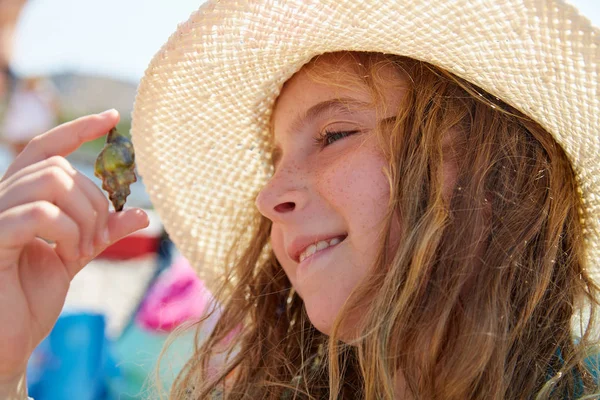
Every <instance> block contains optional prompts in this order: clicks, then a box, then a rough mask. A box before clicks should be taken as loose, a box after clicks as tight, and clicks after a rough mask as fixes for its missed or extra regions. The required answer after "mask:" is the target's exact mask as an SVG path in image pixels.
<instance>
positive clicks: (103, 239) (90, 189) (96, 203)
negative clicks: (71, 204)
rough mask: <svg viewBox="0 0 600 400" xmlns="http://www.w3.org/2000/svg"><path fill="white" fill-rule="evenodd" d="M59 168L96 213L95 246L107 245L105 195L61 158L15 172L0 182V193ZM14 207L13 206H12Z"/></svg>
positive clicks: (107, 203) (0, 205)
mask: <svg viewBox="0 0 600 400" xmlns="http://www.w3.org/2000/svg"><path fill="white" fill-rule="evenodd" d="M53 165H54V166H59V167H61V168H63V169H64V170H65V172H66V173H68V174H69V175H71V176H72V177H73V180H74V181H75V184H76V185H78V186H79V187H80V188H81V190H82V191H83V192H84V194H85V195H86V196H87V197H88V199H89V200H90V202H91V203H92V207H93V208H94V210H95V211H96V215H95V228H94V232H95V245H96V246H102V245H106V244H108V233H107V228H106V222H107V219H108V212H109V206H110V205H109V202H108V199H107V197H106V195H105V194H104V193H103V192H102V190H100V188H99V187H98V185H96V184H95V183H94V182H93V181H92V180H91V179H89V178H88V177H87V176H85V175H84V174H82V173H81V172H80V171H78V170H76V169H75V168H74V167H73V166H72V165H71V163H69V161H67V159H65V158H64V157H61V156H54V157H50V158H48V159H46V160H43V161H40V162H37V163H35V164H32V165H29V166H27V167H25V168H24V169H22V170H20V171H18V172H16V173H15V174H13V175H12V176H10V177H9V178H7V179H6V180H5V181H3V182H0V193H2V188H3V187H4V188H6V187H9V186H11V185H12V184H13V183H14V182H16V181H18V180H20V179H23V177H25V176H28V175H32V174H34V173H36V172H38V171H41V170H43V169H45V168H48V167H49V166H53ZM12 205H15V204H12ZM5 208H6V205H5V206H4V207H3V206H2V204H1V203H0V210H2V209H5Z"/></svg>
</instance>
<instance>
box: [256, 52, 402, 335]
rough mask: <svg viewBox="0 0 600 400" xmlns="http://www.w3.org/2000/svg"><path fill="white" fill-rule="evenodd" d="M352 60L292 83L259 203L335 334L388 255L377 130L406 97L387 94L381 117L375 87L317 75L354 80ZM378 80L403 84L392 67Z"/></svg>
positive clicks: (303, 289)
mask: <svg viewBox="0 0 600 400" xmlns="http://www.w3.org/2000/svg"><path fill="white" fill-rule="evenodd" d="M352 62H353V61H352V60H351V59H350V58H348V57H346V58H339V57H336V56H333V55H330V56H323V57H322V58H319V59H318V61H317V62H316V63H315V64H312V65H309V66H308V67H305V68H303V69H302V70H301V71H299V72H298V73H297V74H296V75H294V77H292V78H291V79H290V80H289V81H288V82H287V83H286V85H285V86H284V88H283V90H282V92H281V95H280V96H279V98H278V100H277V104H276V107H275V109H274V115H273V120H272V121H273V132H274V143H275V147H276V150H275V151H274V157H273V158H274V166H275V173H274V175H273V177H272V179H271V180H270V181H269V183H268V184H267V185H266V186H265V187H264V188H263V189H262V191H261V192H260V194H259V196H258V198H257V201H256V204H257V207H258V209H259V211H260V212H261V213H262V214H263V215H264V216H266V217H267V218H269V219H270V220H271V221H272V230H271V244H272V247H273V250H274V252H275V255H276V257H277V259H278V260H279V262H280V264H281V265H282V267H283V269H284V270H285V273H286V274H287V276H288V278H289V280H290V281H291V283H292V285H293V286H294V289H295V290H296V291H297V292H298V294H299V295H300V296H301V297H302V299H303V300H304V303H305V305H306V309H307V312H308V316H309V318H310V320H311V322H312V323H313V324H314V325H315V327H316V328H317V329H319V330H320V331H322V332H323V333H326V334H327V333H329V332H330V329H331V326H332V323H333V321H334V319H335V317H336V315H337V314H338V312H339V310H340V308H341V307H342V305H343V304H344V302H345V301H346V299H347V298H348V296H349V294H350V292H351V291H352V290H353V289H354V288H355V287H356V285H357V284H358V283H359V282H360V281H361V280H362V279H363V278H364V277H365V276H366V275H367V273H368V271H369V270H370V268H371V266H372V265H373V262H374V260H375V258H376V255H377V252H378V251H379V244H380V241H381V226H382V221H383V219H384V217H385V215H386V212H387V205H388V202H389V198H390V193H389V182H388V179H387V178H386V176H385V174H384V170H385V169H386V168H387V165H388V163H387V161H386V159H385V157H384V155H383V152H382V151H381V150H380V148H379V147H378V143H377V135H376V134H375V133H374V130H375V129H376V127H377V126H378V124H380V123H381V122H382V121H385V120H386V119H389V118H390V117H393V116H394V115H395V111H396V110H397V109H398V106H399V105H400V101H401V99H402V91H401V90H397V88H394V89H391V88H390V90H389V91H387V92H385V91H384V95H385V103H386V109H387V110H388V111H389V112H386V113H383V115H382V113H381V112H379V113H378V112H376V109H375V103H374V99H373V98H372V96H371V91H370V90H369V88H368V86H367V85H353V86H352V87H343V86H341V85H336V84H335V82H334V84H331V83H321V82H319V81H317V80H315V79H313V77H314V72H315V68H318V71H319V73H322V72H325V73H327V75H328V76H329V75H330V74H329V72H331V73H332V74H331V75H332V76H333V75H335V74H336V73H337V72H341V73H342V75H348V74H353V73H355V72H354V70H353V69H352V64H351V63H352ZM379 74H380V75H381V76H386V75H387V77H388V78H390V79H391V78H393V80H394V81H396V82H400V81H401V80H402V78H401V77H400V76H398V74H397V72H396V71H395V70H394V69H393V68H392V67H387V69H386V70H383V71H380V72H379Z"/></svg>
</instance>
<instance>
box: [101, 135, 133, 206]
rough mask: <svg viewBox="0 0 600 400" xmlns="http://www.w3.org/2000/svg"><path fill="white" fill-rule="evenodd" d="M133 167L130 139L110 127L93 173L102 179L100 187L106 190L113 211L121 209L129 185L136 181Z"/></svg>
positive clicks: (127, 193)
mask: <svg viewBox="0 0 600 400" xmlns="http://www.w3.org/2000/svg"><path fill="white" fill-rule="evenodd" d="M134 168H135V152H134V151H133V144H132V143H131V140H130V139H129V138H128V137H127V136H125V135H123V134H121V133H119V132H118V131H117V129H116V128H112V129H111V130H110V132H109V133H108V136H107V137H106V144H105V145H104V148H103V149H102V151H101V152H100V154H99V155H98V158H96V164H95V165H94V175H96V176H97V177H98V178H100V179H102V189H104V190H106V191H107V192H108V198H109V199H110V201H111V202H112V204H113V206H114V207H115V211H121V210H123V206H124V205H125V201H126V200H127V196H129V194H130V193H131V191H130V190H129V186H130V185H131V184H132V183H133V182H135V181H137V178H136V176H135V171H134Z"/></svg>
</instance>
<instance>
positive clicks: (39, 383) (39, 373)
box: [27, 312, 118, 400]
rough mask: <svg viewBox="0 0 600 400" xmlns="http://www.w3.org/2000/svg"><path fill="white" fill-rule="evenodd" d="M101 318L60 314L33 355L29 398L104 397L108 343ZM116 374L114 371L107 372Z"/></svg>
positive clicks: (91, 399) (84, 399) (85, 399)
mask: <svg viewBox="0 0 600 400" xmlns="http://www.w3.org/2000/svg"><path fill="white" fill-rule="evenodd" d="M105 328H106V320H105V317H104V315H102V314H95V313H69V312H66V313H63V314H61V316H60V317H59V319H58V321H57V322H56V325H55V326H54V328H53V329H52V332H50V335H48V337H47V338H46V339H44V341H43V342H42V343H41V344H40V345H39V346H38V347H37V348H36V350H35V351H34V353H33V355H32V357H31V359H30V362H29V365H28V368H27V381H28V390H29V395H30V396H32V397H33V398H35V399H36V400H67V399H77V400H98V399H102V398H104V397H105V393H104V392H105V390H106V388H105V377H106V372H108V371H105V365H107V364H111V363H107V358H109V357H110V356H109V354H108V349H109V347H108V342H107V340H106V337H105ZM110 372H112V374H115V373H116V374H118V371H110Z"/></svg>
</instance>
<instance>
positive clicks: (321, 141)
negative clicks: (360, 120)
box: [315, 131, 360, 148]
mask: <svg viewBox="0 0 600 400" xmlns="http://www.w3.org/2000/svg"><path fill="white" fill-rule="evenodd" d="M358 132H360V131H335V132H330V131H325V132H322V133H320V134H319V136H318V137H317V138H315V142H316V143H317V144H318V145H319V146H321V147H322V148H323V147H327V146H329V145H330V144H332V143H334V142H337V141H338V140H340V139H343V138H345V137H348V136H351V135H354V134H356V133H358ZM332 138H335V140H332Z"/></svg>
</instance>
